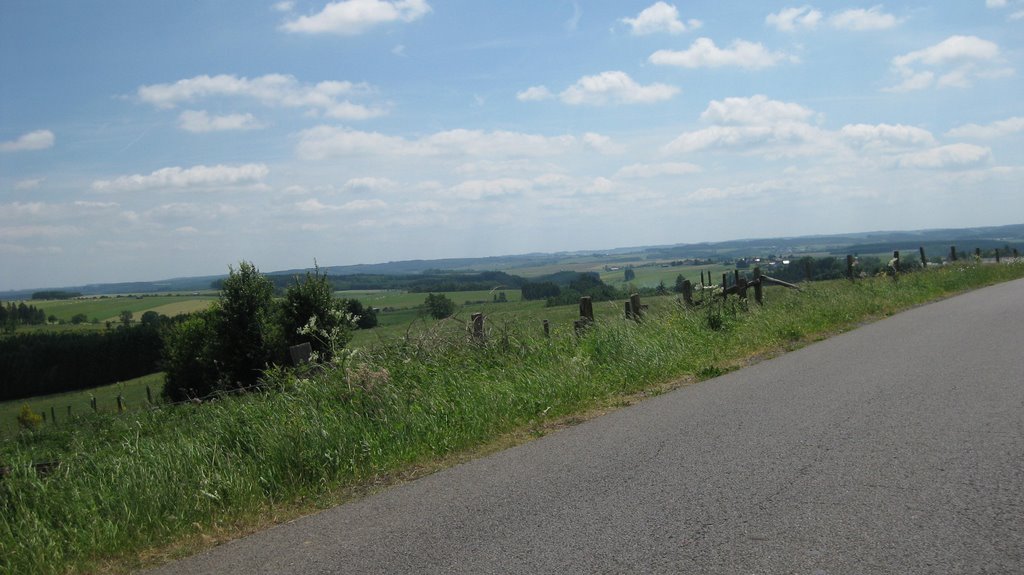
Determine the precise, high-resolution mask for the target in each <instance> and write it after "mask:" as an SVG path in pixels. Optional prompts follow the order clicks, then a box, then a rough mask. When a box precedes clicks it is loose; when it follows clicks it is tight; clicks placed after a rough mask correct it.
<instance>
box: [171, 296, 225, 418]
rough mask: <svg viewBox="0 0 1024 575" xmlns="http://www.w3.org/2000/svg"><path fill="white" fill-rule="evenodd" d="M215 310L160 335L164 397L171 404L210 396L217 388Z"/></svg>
mask: <svg viewBox="0 0 1024 575" xmlns="http://www.w3.org/2000/svg"><path fill="white" fill-rule="evenodd" d="M216 320H217V315H216V312H215V310H212V309H210V310H205V311H201V312H197V313H193V314H191V315H189V316H188V319H186V320H185V321H183V322H179V323H177V324H175V325H173V326H172V327H170V328H169V329H167V330H166V331H165V332H164V333H163V343H164V351H163V353H164V357H163V370H164V372H166V379H165V383H164V390H163V394H164V396H165V397H167V398H169V399H171V400H173V401H182V400H186V399H189V398H195V397H203V396H205V395H209V394H210V393H211V392H212V391H213V390H214V389H216V387H217V380H218V373H217V365H216V364H215V363H214V344H215V340H216V338H217V330H216V329H215V326H214V324H215V322H216Z"/></svg>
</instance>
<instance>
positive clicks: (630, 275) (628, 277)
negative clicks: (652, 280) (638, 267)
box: [623, 267, 636, 282]
mask: <svg viewBox="0 0 1024 575" xmlns="http://www.w3.org/2000/svg"><path fill="white" fill-rule="evenodd" d="M623 275H624V281H627V282H631V281H633V280H635V279H636V272H634V271H633V268H632V267H627V268H626V271H625V272H624V274H623Z"/></svg>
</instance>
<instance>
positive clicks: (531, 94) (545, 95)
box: [516, 86, 555, 102]
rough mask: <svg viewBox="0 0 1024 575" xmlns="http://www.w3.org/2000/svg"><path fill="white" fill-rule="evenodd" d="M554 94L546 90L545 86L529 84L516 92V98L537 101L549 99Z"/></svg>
mask: <svg viewBox="0 0 1024 575" xmlns="http://www.w3.org/2000/svg"><path fill="white" fill-rule="evenodd" d="M554 97H555V95H554V94H552V93H551V90H548V89H547V87H546V86H530V87H529V88H527V89H525V90H523V91H521V92H518V93H516V99H517V100H519V101H520V102H538V101H540V100H549V99H551V98H554Z"/></svg>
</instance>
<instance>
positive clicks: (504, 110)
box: [0, 0, 1024, 290]
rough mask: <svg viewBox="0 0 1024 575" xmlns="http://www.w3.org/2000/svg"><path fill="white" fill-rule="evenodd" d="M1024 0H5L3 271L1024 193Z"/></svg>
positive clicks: (379, 252)
mask: <svg viewBox="0 0 1024 575" xmlns="http://www.w3.org/2000/svg"><path fill="white" fill-rule="evenodd" d="M1022 73H1024V0H956V1H942V2H939V1H926V0H921V1H912V2H886V3H879V4H875V3H872V2H868V3H857V2H846V1H839V2H833V1H828V2H826V1H818V2H810V3H806V4H804V3H787V2H771V1H759V2H749V1H742V2H741V1H734V2H725V1H682V0H680V1H676V2H663V1H658V2H651V1H649V0H647V1H640V2H634V1H623V0H617V1H614V2H613V1H586V0H578V1H569V0H521V1H507V0H506V1H497V0H344V1H334V2H327V1H325V0H295V1H282V2H277V1H268V2H259V1H256V0H244V1H236V0H211V1H205V0H194V1H193V0H190V1H188V2H181V1H180V0H147V1H145V2H140V1H138V0H104V1H98V0H97V1H91V2H83V1H79V0H65V1H54V0H2V1H0V290H10V289H28V288H34V287H57V286H70V285H82V284H89V283H104V282H116V281H151V280H158V279H164V278H171V277H182V276H197V275H212V274H222V273H226V271H227V269H228V266H229V265H232V264H237V262H239V261H241V260H246V261H252V262H253V263H255V264H256V265H257V266H258V267H259V268H260V269H262V270H264V271H272V270H280V269H290V268H302V267H309V266H312V265H313V263H314V261H315V262H317V263H319V264H320V265H321V266H325V265H345V264H355V263H376V262H384V261H394V260H404V259H434V258H445V257H477V256H490V255H506V254H517V253H529V252H556V251H571V250H588V249H609V248H614V247H624V246H638V245H654V244H673V243H695V242H704V241H721V240H727V239H740V238H754V237H776V236H797V235H806V234H828V233H844V232H858V231H872V230H894V229H925V228H940V227H973V226H986V225H1003V224H1011V223H1022V222H1024V189H1022V183H1024V145H1022V144H1024V98H1022V97H1021V95H1022V94H1024V82H1022V80H1021V75H1022Z"/></svg>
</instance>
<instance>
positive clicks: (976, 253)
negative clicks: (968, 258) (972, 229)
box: [974, 248, 981, 260]
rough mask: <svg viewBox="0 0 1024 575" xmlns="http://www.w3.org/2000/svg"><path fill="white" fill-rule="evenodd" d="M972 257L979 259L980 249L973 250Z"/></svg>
mask: <svg viewBox="0 0 1024 575" xmlns="http://www.w3.org/2000/svg"><path fill="white" fill-rule="evenodd" d="M974 257H976V258H978V259H979V260H980V259H981V248H974Z"/></svg>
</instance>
